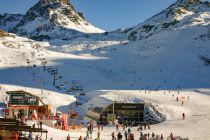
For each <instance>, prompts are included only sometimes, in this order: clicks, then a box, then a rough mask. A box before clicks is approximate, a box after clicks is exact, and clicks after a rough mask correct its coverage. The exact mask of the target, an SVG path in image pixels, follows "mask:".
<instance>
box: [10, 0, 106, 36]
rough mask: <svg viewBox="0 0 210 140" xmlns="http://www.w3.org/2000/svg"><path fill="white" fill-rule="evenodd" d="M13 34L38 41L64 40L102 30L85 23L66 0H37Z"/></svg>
mask: <svg viewBox="0 0 210 140" xmlns="http://www.w3.org/2000/svg"><path fill="white" fill-rule="evenodd" d="M13 32H14V33H17V34H19V35H23V36H30V37H32V38H34V39H38V40H43V39H48V40H49V39H65V40H66V39H70V38H74V37H75V36H79V35H82V34H83V33H99V32H103V30H101V29H99V28H97V27H95V26H93V25H91V24H90V23H88V22H87V21H85V20H84V17H82V16H81V14H78V13H77V12H76V11H75V9H74V7H73V5H72V4H71V3H70V2H69V1H68V0H39V1H38V3H37V4H35V5H34V6H33V7H31V8H30V9H29V10H28V12H27V13H26V15H25V16H24V17H23V19H22V20H21V21H20V22H19V23H18V24H17V26H16V27H15V28H14V29H13Z"/></svg>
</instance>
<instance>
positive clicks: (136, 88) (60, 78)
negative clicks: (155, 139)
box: [0, 5, 210, 140]
mask: <svg viewBox="0 0 210 140" xmlns="http://www.w3.org/2000/svg"><path fill="white" fill-rule="evenodd" d="M191 6H192V5H191ZM197 7H199V6H197ZM201 7H203V5H202V6H201ZM198 10H200V11H198ZM187 13H188V12H187ZM184 15H185V14H184ZM182 16H183V15H182ZM187 17H188V18H181V17H180V18H179V23H177V25H174V26H173V25H171V26H173V27H174V28H173V27H171V26H170V28H167V29H161V30H158V31H157V32H154V33H153V34H152V35H150V36H148V37H145V38H140V36H139V35H140V34H135V36H136V40H135V41H133V42H130V41H128V38H127V36H129V35H130V34H131V32H132V31H128V32H127V30H118V31H114V32H110V33H103V34H94V35H88V36H83V37H78V38H75V39H72V40H66V41H63V40H59V39H58V40H51V41H49V42H37V41H33V40H30V39H27V38H23V37H18V36H16V35H14V34H11V35H10V36H7V37H0V85H1V86H3V88H4V89H6V90H18V89H22V90H27V91H30V92H32V93H34V94H37V95H38V96H41V97H43V98H44V100H45V102H46V103H49V104H52V106H53V108H55V109H56V108H58V110H60V111H64V112H68V111H69V109H70V106H72V105H74V102H75V100H76V99H75V95H76V94H77V93H80V92H81V91H80V90H81V89H82V90H83V91H84V92H85V93H86V95H85V96H83V97H80V98H79V101H80V102H81V103H83V106H80V107H78V108H75V110H77V111H78V112H79V113H80V114H81V115H84V114H85V110H87V107H88V106H89V104H91V102H92V101H95V103H94V104H95V105H97V104H100V103H99V102H97V100H94V97H97V96H101V97H102V99H105V100H106V99H112V100H115V99H116V98H117V99H118V98H119V99H124V100H126V101H129V98H130V97H131V98H132V99H135V98H136V99H140V100H144V101H145V102H151V103H153V104H154V105H158V109H159V110H160V112H161V113H163V114H165V115H166V116H167V118H166V121H165V122H163V123H161V124H157V125H154V126H152V129H151V130H150V132H152V131H154V132H155V133H158V134H159V135H160V134H161V133H163V134H164V135H169V134H170V133H171V132H173V133H174V135H181V136H183V137H189V138H190V140H191V139H192V140H194V139H195V140H197V139H202V140H208V139H209V137H210V133H209V131H208V130H209V129H210V127H209V124H210V115H209V114H210V109H209V107H210V102H209V101H210V96H209V94H210V78H209V76H210V23H209V18H210V13H209V7H205V8H201V9H200V8H198V9H197V12H196V16H194V14H192V13H191V12H190V14H187ZM198 17H199V21H202V22H198V21H196V22H193V23H192V22H191V21H192V20H193V19H194V20H193V21H195V20H196V19H197V18H198ZM159 18H161V16H160V17H159ZM182 19H184V20H185V22H183V20H182ZM186 20H187V21H186ZM147 22H148V20H147V21H146V22H145V24H146V23H147ZM184 23H189V24H186V26H184ZM190 23H192V24H190ZM142 24H144V23H142ZM164 25H165V24H164ZM179 25H180V26H179ZM160 27H161V26H160ZM161 28H162V27H161ZM132 29H133V30H134V29H136V30H139V29H138V28H137V27H134V28H132ZM159 29H160V28H159ZM139 32H140V31H139ZM145 33H146V32H145ZM141 34H142V32H141ZM43 61H46V62H47V63H46V69H45V70H43V69H44V68H43V63H42V62H43ZM27 62H28V63H27ZM53 69H57V70H58V75H57V76H56V79H57V80H56V86H57V88H56V87H55V86H53V75H52V73H51V70H53ZM75 88H76V89H77V90H72V89H75ZM156 89H158V90H159V91H158V92H155V91H154V90H156ZM169 90H170V94H169ZM140 91H141V92H140ZM145 91H146V94H145ZM149 91H152V92H151V93H150V92H149ZM178 91H179V92H180V94H179V95H178ZM164 92H165V94H164ZM149 93H150V94H149ZM173 94H174V98H172V95H173ZM177 96H179V97H180V98H182V97H185V99H186V98H187V96H189V97H190V100H189V101H187V100H185V101H184V102H185V103H184V106H181V102H176V101H175V98H176V97H177ZM0 97H1V103H3V102H4V101H3V100H4V97H5V94H4V91H1V96H0ZM128 97H129V98H128ZM91 99H92V100H91ZM90 101H91V102H90ZM183 112H185V113H186V120H181V118H182V116H181V115H182V113H183ZM47 129H48V130H49V134H50V136H51V137H54V139H56V140H57V139H58V140H60V139H65V137H66V136H67V134H68V133H70V134H71V136H72V137H73V138H72V139H73V140H74V139H78V137H79V135H83V136H84V135H85V129H82V130H79V131H75V132H60V131H59V130H55V129H52V128H47ZM134 130H136V128H133V131H134ZM112 131H115V130H114V128H112V127H109V128H105V131H103V132H101V137H102V138H101V139H102V140H104V139H107V138H108V137H109V138H111V136H110V134H111V132H112ZM57 132H59V133H60V134H61V135H57ZM146 132H148V131H146ZM195 132H196V133H195ZM135 133H136V136H139V134H138V132H137V131H135ZM55 134H56V135H55ZM94 136H96V132H94Z"/></svg>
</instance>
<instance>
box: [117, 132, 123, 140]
mask: <svg viewBox="0 0 210 140" xmlns="http://www.w3.org/2000/svg"><path fill="white" fill-rule="evenodd" d="M117 140H122V134H121V132H119V133H118V134H117Z"/></svg>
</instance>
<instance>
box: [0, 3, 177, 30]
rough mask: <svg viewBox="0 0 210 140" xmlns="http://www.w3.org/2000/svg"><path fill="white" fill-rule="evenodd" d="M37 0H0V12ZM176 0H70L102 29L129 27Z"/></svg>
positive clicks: (25, 7) (22, 9) (20, 10)
mask: <svg viewBox="0 0 210 140" xmlns="http://www.w3.org/2000/svg"><path fill="white" fill-rule="evenodd" d="M37 1H38V0H0V13H5V12H7V13H21V14H24V13H25V12H26V11H27V10H28V9H29V8H30V7H31V6H33V5H34V4H35V3H36V2H37ZM175 1H176V0H71V2H72V3H73V5H74V7H75V9H76V10H77V11H80V12H83V14H84V16H85V18H86V19H87V21H89V22H90V23H92V24H94V25H95V26H97V27H100V28H102V29H104V30H107V31H110V30H115V29H118V28H129V27H132V26H134V25H137V24H138V23H140V22H142V21H144V20H146V19H148V18H150V17H151V16H153V15H154V14H157V13H158V12H160V11H161V10H163V9H165V8H167V7H168V6H169V5H170V4H172V3H174V2H175Z"/></svg>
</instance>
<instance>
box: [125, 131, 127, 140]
mask: <svg viewBox="0 0 210 140" xmlns="http://www.w3.org/2000/svg"><path fill="white" fill-rule="evenodd" d="M124 136H125V140H127V139H128V132H127V131H125V133H124Z"/></svg>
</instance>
